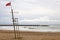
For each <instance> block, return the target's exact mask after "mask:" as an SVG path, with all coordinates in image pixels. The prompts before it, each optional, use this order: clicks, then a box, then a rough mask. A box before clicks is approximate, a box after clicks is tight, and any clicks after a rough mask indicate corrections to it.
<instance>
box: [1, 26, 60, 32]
mask: <svg viewBox="0 0 60 40" xmlns="http://www.w3.org/2000/svg"><path fill="white" fill-rule="evenodd" d="M15 27H16V28H15V30H19V31H33V32H60V25H49V26H15ZM0 30H14V27H13V26H0Z"/></svg>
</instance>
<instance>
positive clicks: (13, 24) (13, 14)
mask: <svg viewBox="0 0 60 40" xmlns="http://www.w3.org/2000/svg"><path fill="white" fill-rule="evenodd" d="M11 13H12V22H13V27H14V36H15V39H16V31H15V23H14V14H13V9H12V5H11Z"/></svg>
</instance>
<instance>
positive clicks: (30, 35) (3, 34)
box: [0, 30, 60, 40]
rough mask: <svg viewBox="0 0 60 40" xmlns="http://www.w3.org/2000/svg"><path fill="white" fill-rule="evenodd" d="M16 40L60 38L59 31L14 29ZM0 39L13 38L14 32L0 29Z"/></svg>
mask: <svg viewBox="0 0 60 40" xmlns="http://www.w3.org/2000/svg"><path fill="white" fill-rule="evenodd" d="M16 33H18V36H17V38H16V40H60V32H29V31H16ZM0 40H14V32H13V31H9V30H8V31H7V30H5V31H4V30H0Z"/></svg>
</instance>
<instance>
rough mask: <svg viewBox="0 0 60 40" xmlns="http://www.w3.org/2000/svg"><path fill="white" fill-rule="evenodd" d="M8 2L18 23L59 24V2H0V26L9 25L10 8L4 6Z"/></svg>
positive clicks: (42, 0)
mask: <svg viewBox="0 0 60 40" xmlns="http://www.w3.org/2000/svg"><path fill="white" fill-rule="evenodd" d="M10 1H11V2H12V7H13V10H14V16H15V17H18V18H19V23H22V24H28V23H29V24H31V23H33V24H34V23H35V24H40V23H41V22H43V23H46V22H51V23H57V24H60V0H0V24H8V23H9V24H10V23H11V13H10V7H6V6H5V5H6V3H8V2H10Z"/></svg>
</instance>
